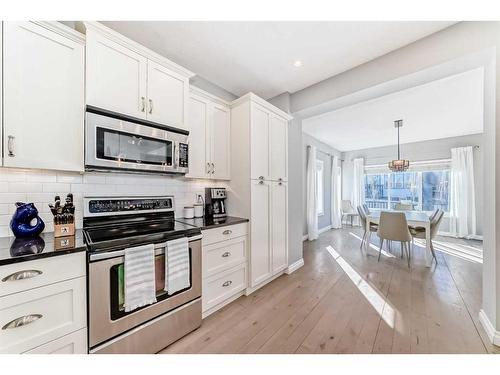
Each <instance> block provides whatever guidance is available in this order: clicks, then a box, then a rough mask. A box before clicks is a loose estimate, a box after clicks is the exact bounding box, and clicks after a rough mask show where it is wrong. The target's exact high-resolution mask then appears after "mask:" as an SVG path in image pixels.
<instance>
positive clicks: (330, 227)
mask: <svg viewBox="0 0 500 375" xmlns="http://www.w3.org/2000/svg"><path fill="white" fill-rule="evenodd" d="M330 229H332V226H331V225H328V226H326V227H324V228H321V229H320V230H318V234H321V233H325V232H327V231H329V230H330Z"/></svg>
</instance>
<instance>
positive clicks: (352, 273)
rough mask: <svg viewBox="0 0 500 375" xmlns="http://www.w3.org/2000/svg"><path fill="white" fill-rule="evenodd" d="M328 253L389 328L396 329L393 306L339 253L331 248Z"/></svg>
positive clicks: (327, 248)
mask: <svg viewBox="0 0 500 375" xmlns="http://www.w3.org/2000/svg"><path fill="white" fill-rule="evenodd" d="M326 251H328V252H329V253H330V255H331V256H332V258H333V259H335V261H336V262H337V263H338V265H339V266H340V267H341V268H342V269H343V270H344V272H345V273H346V275H347V276H349V278H350V279H351V281H352V282H353V283H354V285H355V286H356V287H357V288H358V289H359V291H360V292H361V294H363V296H364V297H365V298H366V300H367V301H368V302H369V303H370V304H371V305H372V306H373V308H374V309H375V311H376V312H377V313H378V314H379V315H380V317H381V318H382V319H383V320H384V322H386V323H387V324H388V325H389V327H391V328H394V321H395V316H396V312H395V310H394V308H392V306H390V305H389V303H388V302H387V301H386V300H385V298H384V297H383V296H381V294H380V293H379V292H378V291H377V290H376V289H375V288H373V287H372V286H371V285H370V284H368V283H367V282H366V280H365V279H363V277H362V276H361V275H360V274H359V273H358V272H356V270H354V268H352V267H351V265H350V264H349V263H347V262H346V261H345V259H344V258H342V256H340V254H339V253H337V252H336V251H335V249H334V248H333V247H331V246H327V247H326Z"/></svg>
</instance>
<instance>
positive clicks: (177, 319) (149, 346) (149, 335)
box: [90, 298, 201, 354]
mask: <svg viewBox="0 0 500 375" xmlns="http://www.w3.org/2000/svg"><path fill="white" fill-rule="evenodd" d="M200 325H201V299H200V298H198V299H196V300H194V301H192V302H190V303H187V304H186V305H184V306H181V307H179V308H177V309H175V310H173V311H170V312H168V313H166V314H165V315H161V316H159V317H158V318H156V319H153V320H151V321H149V322H147V323H145V324H142V325H140V326H138V327H136V328H134V329H133V330H131V331H129V332H127V333H124V334H123V335H120V336H118V337H116V338H114V339H113V340H110V341H109V342H107V343H104V344H103V345H100V346H98V347H96V348H95V349H93V350H91V351H90V353H91V354H153V353H158V352H159V351H160V350H162V349H163V348H165V347H167V346H168V345H170V344H172V343H173V342H174V341H177V340H178V339H180V338H181V337H183V336H185V335H186V334H188V333H189V332H191V331H193V330H195V329H196V328H198V327H199V326H200Z"/></svg>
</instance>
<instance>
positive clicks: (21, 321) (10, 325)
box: [2, 314, 43, 330]
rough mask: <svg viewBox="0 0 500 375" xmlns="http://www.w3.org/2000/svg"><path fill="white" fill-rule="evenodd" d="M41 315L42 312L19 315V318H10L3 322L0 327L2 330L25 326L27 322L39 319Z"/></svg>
mask: <svg viewBox="0 0 500 375" xmlns="http://www.w3.org/2000/svg"><path fill="white" fill-rule="evenodd" d="M42 317H43V315H42V314H30V315H25V316H21V317H19V318H16V319H14V320H11V321H10V322H8V323H7V324H5V325H4V326H3V327H2V330H6V329H12V328H17V327H22V326H26V325H28V324H31V323H33V322H36V321H37V320H38V319H40V318H42Z"/></svg>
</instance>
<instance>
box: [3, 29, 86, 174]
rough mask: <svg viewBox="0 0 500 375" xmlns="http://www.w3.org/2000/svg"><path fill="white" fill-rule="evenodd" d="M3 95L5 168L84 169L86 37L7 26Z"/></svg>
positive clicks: (62, 31)
mask: <svg viewBox="0 0 500 375" xmlns="http://www.w3.org/2000/svg"><path fill="white" fill-rule="evenodd" d="M3 95H4V97H3V134H4V139H3V149H4V166H6V167H20V168H41V169H56V170H67V171H83V168H84V163H83V133H84V110H85V108H84V105H85V100H84V38H83V35H80V34H79V33H77V32H76V31H74V30H72V29H70V28H67V27H66V26H64V25H62V24H59V23H57V22H4V23H3Z"/></svg>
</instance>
